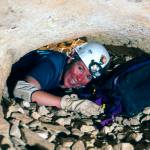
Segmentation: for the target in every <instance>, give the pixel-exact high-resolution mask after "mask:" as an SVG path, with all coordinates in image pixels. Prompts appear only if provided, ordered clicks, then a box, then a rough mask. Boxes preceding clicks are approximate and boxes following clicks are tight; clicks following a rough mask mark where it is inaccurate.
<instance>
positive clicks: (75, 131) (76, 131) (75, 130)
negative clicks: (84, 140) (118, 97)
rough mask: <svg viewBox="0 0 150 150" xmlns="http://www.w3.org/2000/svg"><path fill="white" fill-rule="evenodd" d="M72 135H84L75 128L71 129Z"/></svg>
mask: <svg viewBox="0 0 150 150" xmlns="http://www.w3.org/2000/svg"><path fill="white" fill-rule="evenodd" d="M72 134H73V135H77V136H79V137H81V136H83V135H84V132H81V131H80V130H79V129H77V128H73V129H72Z"/></svg>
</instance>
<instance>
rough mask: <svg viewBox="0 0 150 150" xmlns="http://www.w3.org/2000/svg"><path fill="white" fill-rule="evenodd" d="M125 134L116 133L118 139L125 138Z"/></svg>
mask: <svg viewBox="0 0 150 150" xmlns="http://www.w3.org/2000/svg"><path fill="white" fill-rule="evenodd" d="M125 136H126V134H125V133H118V134H117V139H118V140H123V139H124V138H125Z"/></svg>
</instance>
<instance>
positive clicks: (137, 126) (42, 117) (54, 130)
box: [0, 45, 150, 150]
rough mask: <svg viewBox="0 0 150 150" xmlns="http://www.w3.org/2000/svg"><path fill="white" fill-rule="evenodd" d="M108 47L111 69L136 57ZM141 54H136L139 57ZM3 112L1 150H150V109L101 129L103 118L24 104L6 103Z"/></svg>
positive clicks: (11, 100) (127, 52)
mask: <svg viewBox="0 0 150 150" xmlns="http://www.w3.org/2000/svg"><path fill="white" fill-rule="evenodd" d="M61 46H62V45H60V47H61ZM63 46H64V45H63ZM63 46H62V47H63ZM107 47H108V48H109V49H111V53H112V60H113V62H112V65H111V68H114V67H116V66H118V65H119V64H120V63H123V62H125V61H128V60H130V59H132V58H133V57H134V56H135V53H133V50H130V49H128V50H129V51H127V50H126V51H124V48H123V47H121V48H120V47H112V46H107ZM114 49H115V50H114ZM116 49H119V51H116ZM120 50H122V51H120ZM134 52H135V51H134ZM141 54H143V53H142V52H140V51H136V55H141ZM3 112H4V118H5V120H2V119H1V120H0V122H1V124H0V148H1V149H2V150H3V149H4V150H7V149H9V150H31V149H33V150H134V149H135V150H150V107H147V108H145V110H144V111H143V112H141V113H139V114H138V115H137V116H135V117H133V118H123V117H122V116H118V117H116V118H115V119H114V121H113V123H112V124H111V125H109V126H105V127H103V128H101V129H97V127H96V125H97V124H99V122H100V121H101V119H102V116H96V117H91V118H87V117H86V116H83V115H81V114H79V113H75V112H66V111H64V110H58V109H56V108H54V107H45V106H38V105H37V104H35V103H28V102H25V101H20V102H19V103H16V102H15V100H13V99H3ZM5 121H6V122H5Z"/></svg>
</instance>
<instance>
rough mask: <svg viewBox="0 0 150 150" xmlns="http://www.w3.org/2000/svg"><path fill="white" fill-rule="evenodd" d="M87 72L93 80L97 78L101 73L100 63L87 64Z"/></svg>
mask: <svg viewBox="0 0 150 150" xmlns="http://www.w3.org/2000/svg"><path fill="white" fill-rule="evenodd" d="M89 71H90V73H91V74H92V76H93V78H97V77H99V76H100V75H101V73H102V67H101V63H97V62H95V61H94V60H92V61H91V63H90V64H89Z"/></svg>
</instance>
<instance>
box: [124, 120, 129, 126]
mask: <svg viewBox="0 0 150 150" xmlns="http://www.w3.org/2000/svg"><path fill="white" fill-rule="evenodd" d="M123 125H124V126H130V125H131V124H130V121H129V120H128V119H124V120H123Z"/></svg>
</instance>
